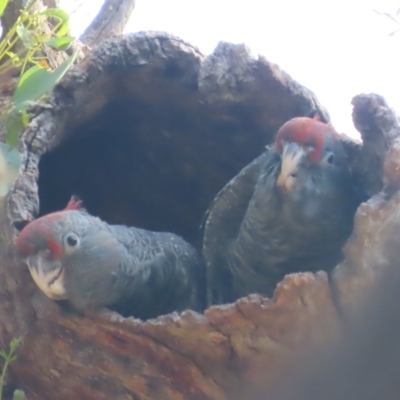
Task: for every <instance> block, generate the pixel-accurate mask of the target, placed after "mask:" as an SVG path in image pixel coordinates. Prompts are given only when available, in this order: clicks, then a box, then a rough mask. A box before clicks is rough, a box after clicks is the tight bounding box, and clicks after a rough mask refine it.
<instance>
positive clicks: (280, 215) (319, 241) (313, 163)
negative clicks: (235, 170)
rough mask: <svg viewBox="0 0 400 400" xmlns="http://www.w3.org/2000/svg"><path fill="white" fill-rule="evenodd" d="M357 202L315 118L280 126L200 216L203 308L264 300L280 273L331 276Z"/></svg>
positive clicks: (340, 153)
mask: <svg viewBox="0 0 400 400" xmlns="http://www.w3.org/2000/svg"><path fill="white" fill-rule="evenodd" d="M360 201H361V197H360V195H359V191H357V190H356V189H355V187H354V185H353V181H352V176H351V172H350V170H349V166H348V163H347V158H346V154H345V151H344V148H343V145H342V142H341V140H340V136H339V135H338V134H337V133H336V131H335V130H334V128H333V127H332V126H331V125H328V124H326V123H324V122H322V121H320V120H318V119H316V118H307V117H298V118H293V119H291V120H290V121H288V122H286V123H285V124H284V125H283V126H282V127H281V128H280V129H279V131H278V132H277V135H276V139H275V143H274V144H273V145H272V146H270V147H269V148H267V151H266V152H264V153H263V154H262V155H261V156H260V157H258V158H257V159H256V160H254V161H253V162H252V163H250V164H249V165H248V166H247V167H245V168H244V169H243V170H242V171H241V172H240V173H239V174H238V175H237V176H236V177H235V178H234V179H232V180H231V181H230V182H229V183H228V184H227V185H226V186H225V187H224V188H223V189H222V190H221V192H220V193H219V194H218V195H217V196H216V198H215V200H214V202H213V204H212V205H211V207H210V209H209V211H208V215H207V217H206V223H205V229H204V238H203V255H204V258H205V261H206V264H207V277H208V285H209V287H208V301H209V303H212V304H215V303H226V302H230V301H233V300H235V299H237V298H239V297H242V296H245V295H248V294H251V293H259V294H262V295H266V296H271V295H272V294H273V291H274V288H275V286H276V284H277V283H278V282H279V281H280V280H281V279H282V278H283V277H284V276H285V275H286V274H288V273H292V272H296V271H317V270H320V269H325V270H330V269H332V268H333V267H334V266H335V265H336V264H337V263H338V262H339V261H340V259H341V258H342V247H343V245H344V243H345V241H346V239H347V238H348V237H349V235H350V233H351V231H352V226H353V217H354V214H355V211H356V208H357V206H358V204H359V203H360Z"/></svg>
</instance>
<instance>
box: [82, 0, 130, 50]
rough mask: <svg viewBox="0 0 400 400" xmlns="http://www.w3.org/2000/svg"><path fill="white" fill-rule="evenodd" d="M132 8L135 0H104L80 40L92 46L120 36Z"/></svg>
mask: <svg viewBox="0 0 400 400" xmlns="http://www.w3.org/2000/svg"><path fill="white" fill-rule="evenodd" d="M134 7H135V0H106V1H105V2H104V4H103V7H102V8H101V10H100V12H99V13H98V14H97V16H96V18H95V19H94V20H93V22H92V23H91V24H90V26H89V27H88V28H87V29H86V31H85V32H84V33H83V34H82V36H81V37H80V40H81V41H82V42H83V43H84V44H86V45H88V46H93V45H94V44H96V43H99V42H102V41H104V40H105V39H108V38H110V37H112V36H116V35H120V34H121V33H122V32H123V30H124V28H125V25H126V23H127V22H128V20H129V18H130V16H131V14H132V11H133V9H134Z"/></svg>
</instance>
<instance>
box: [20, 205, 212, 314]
mask: <svg viewBox="0 0 400 400" xmlns="http://www.w3.org/2000/svg"><path fill="white" fill-rule="evenodd" d="M16 247H17V251H18V253H19V254H20V256H21V257H23V258H24V260H25V263H26V264H27V266H28V267H29V270H30V272H31V275H32V277H33V279H34V281H35V282H36V284H37V285H38V286H39V288H40V289H41V290H42V291H43V292H44V293H45V294H46V295H47V296H48V297H50V298H51V299H54V300H68V301H69V302H70V303H71V304H72V306H73V307H75V308H76V309H77V310H79V311H82V312H84V313H86V312H88V313H89V312H90V313H92V312H96V310H101V309H102V308H104V307H108V308H111V309H113V310H115V311H118V312H120V313H121V314H122V315H124V316H130V315H133V316H135V317H138V318H142V319H147V318H153V317H157V316H159V315H162V314H167V313H170V312H172V311H182V310H185V309H194V310H202V309H203V307H204V294H203V293H204V290H205V289H204V270H203V266H202V263H201V261H200V258H199V256H198V254H197V252H196V250H195V249H194V248H193V247H192V246H191V245H190V244H188V243H187V242H185V241H184V240H183V239H182V238H181V237H179V236H177V235H175V234H172V233H164V232H150V231H147V230H143V229H138V228H133V227H126V226H121V225H109V224H107V223H106V222H104V221H102V220H101V219H99V218H97V217H94V216H92V215H90V214H88V213H87V212H86V211H85V210H84V209H83V208H82V207H81V202H80V201H79V200H78V199H76V198H72V199H71V201H70V202H69V203H68V205H67V207H66V208H65V209H64V210H62V211H59V212H54V213H51V214H48V215H45V216H43V217H40V218H38V219H37V220H34V221H33V222H31V223H29V224H28V225H27V226H26V227H25V228H24V229H23V230H22V231H21V233H20V235H19V237H18V238H17V242H16Z"/></svg>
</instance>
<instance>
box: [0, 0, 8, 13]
mask: <svg viewBox="0 0 400 400" xmlns="http://www.w3.org/2000/svg"><path fill="white" fill-rule="evenodd" d="M7 4H8V0H0V17H2V16H3V14H4V10H5V9H6V7H7Z"/></svg>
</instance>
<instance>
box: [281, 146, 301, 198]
mask: <svg viewBox="0 0 400 400" xmlns="http://www.w3.org/2000/svg"><path fill="white" fill-rule="evenodd" d="M304 155H305V152H304V149H303V148H302V147H301V146H300V145H299V144H298V143H296V142H291V143H286V144H285V145H284V146H283V152H282V162H281V173H280V174H279V176H278V179H277V181H276V186H279V187H281V188H285V189H286V190H291V189H292V187H293V185H294V181H295V179H296V175H297V171H298V167H299V164H300V162H301V160H302V158H303V157H304Z"/></svg>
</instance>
